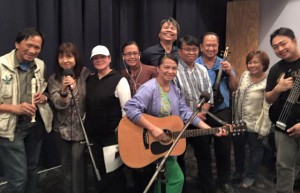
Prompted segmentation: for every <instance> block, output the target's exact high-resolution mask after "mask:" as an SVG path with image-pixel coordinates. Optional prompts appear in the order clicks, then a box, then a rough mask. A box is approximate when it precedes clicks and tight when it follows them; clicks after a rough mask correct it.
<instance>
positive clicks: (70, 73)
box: [63, 68, 75, 92]
mask: <svg viewBox="0 0 300 193" xmlns="http://www.w3.org/2000/svg"><path fill="white" fill-rule="evenodd" d="M63 75H64V76H71V77H72V78H73V77H74V76H75V73H74V70H73V69H72V68H66V69H64V71H63ZM68 88H69V90H70V91H71V92H72V91H73V89H72V87H71V85H68Z"/></svg>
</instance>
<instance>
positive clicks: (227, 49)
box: [221, 46, 230, 61]
mask: <svg viewBox="0 0 300 193" xmlns="http://www.w3.org/2000/svg"><path fill="white" fill-rule="evenodd" d="M229 55H230V52H229V47H228V46H227V47H226V48H225V50H224V51H221V56H222V57H223V60H224V61H225V60H227V57H228V56H229Z"/></svg>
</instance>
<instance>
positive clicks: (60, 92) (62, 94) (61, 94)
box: [58, 90, 68, 98]
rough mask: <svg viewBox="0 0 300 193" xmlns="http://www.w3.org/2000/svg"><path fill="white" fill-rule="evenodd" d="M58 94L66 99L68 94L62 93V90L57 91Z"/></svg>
mask: <svg viewBox="0 0 300 193" xmlns="http://www.w3.org/2000/svg"><path fill="white" fill-rule="evenodd" d="M58 93H59V94H60V96H61V97H64V98H65V97H67V96H68V92H63V91H62V90H60V91H58Z"/></svg>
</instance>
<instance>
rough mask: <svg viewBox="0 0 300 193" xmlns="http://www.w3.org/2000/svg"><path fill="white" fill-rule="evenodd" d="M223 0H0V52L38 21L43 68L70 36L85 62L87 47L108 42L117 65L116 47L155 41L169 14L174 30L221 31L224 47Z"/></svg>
mask: <svg viewBox="0 0 300 193" xmlns="http://www.w3.org/2000/svg"><path fill="white" fill-rule="evenodd" d="M226 3H227V0H209V1H207V0H21V1H20V0H1V1H0V13H1V17H0V55H3V54H5V53H7V52H9V51H10V50H11V49H13V48H14V41H15V36H16V34H17V32H18V31H19V30H20V29H22V28H24V27H38V28H39V29H40V30H41V31H42V33H44V34H45V39H46V41H45V45H44V47H43V50H42V53H41V55H40V58H42V59H43V60H44V61H45V62H46V64H47V69H48V70H47V74H48V75H49V74H51V73H52V72H53V67H54V65H55V64H56V58H55V55H56V49H57V47H58V45H59V44H60V43H62V42H67V41H69V42H73V43H75V44H76V45H77V46H78V47H79V48H80V50H81V53H82V55H83V58H84V62H85V65H86V66H88V67H92V65H91V62H90V60H89V56H90V51H91V49H92V48H93V47H94V46H96V45H98V44H102V45H105V46H107V47H108V48H109V50H110V52H111V55H112V58H113V61H112V64H111V65H112V67H113V68H116V69H119V68H120V67H121V65H120V62H119V61H120V47H121V45H122V43H123V42H125V41H126V40H135V41H137V42H138V44H139V45H140V47H141V50H143V49H145V48H147V47H148V46H150V45H154V44H156V43H157V42H158V33H159V25H160V21H161V20H162V19H164V18H167V17H169V16H171V17H174V18H175V19H176V20H177V21H178V22H179V24H180V26H181V32H180V34H179V36H183V35H186V34H190V35H194V36H196V37H197V38H200V36H201V34H202V33H203V32H206V31H214V32H217V33H218V34H219V35H220V40H221V48H223V47H224V42H225V32H226Z"/></svg>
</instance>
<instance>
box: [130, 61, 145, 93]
mask: <svg viewBox="0 0 300 193" xmlns="http://www.w3.org/2000/svg"><path fill="white" fill-rule="evenodd" d="M142 70H143V66H142V65H140V71H139V73H138V74H134V73H132V74H129V73H128V75H129V77H130V79H131V80H132V83H133V88H132V94H135V92H136V91H137V88H138V86H140V85H139V84H138V79H139V77H140V75H141V72H142ZM135 76H136V78H134V77H135Z"/></svg>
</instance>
